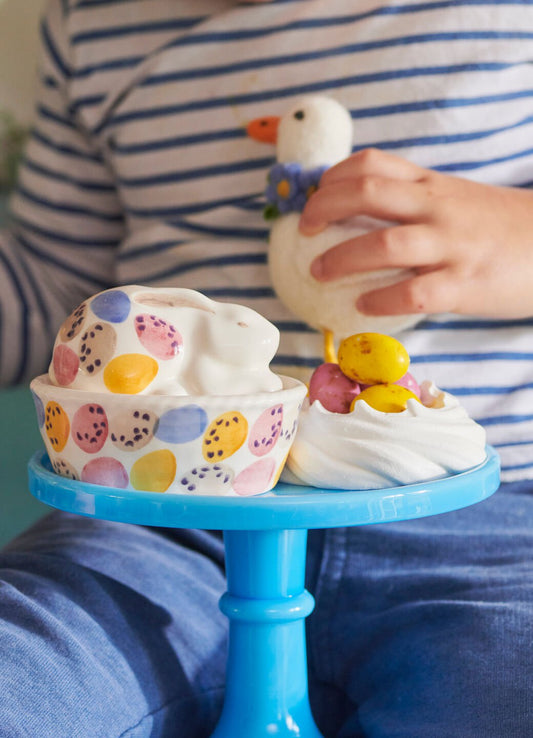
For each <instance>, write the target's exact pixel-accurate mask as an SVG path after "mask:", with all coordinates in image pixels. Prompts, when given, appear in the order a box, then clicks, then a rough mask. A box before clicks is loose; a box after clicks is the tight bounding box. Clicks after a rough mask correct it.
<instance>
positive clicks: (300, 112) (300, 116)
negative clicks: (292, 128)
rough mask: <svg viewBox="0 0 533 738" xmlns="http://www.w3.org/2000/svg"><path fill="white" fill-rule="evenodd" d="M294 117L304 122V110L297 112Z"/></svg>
mask: <svg viewBox="0 0 533 738" xmlns="http://www.w3.org/2000/svg"><path fill="white" fill-rule="evenodd" d="M294 117H295V118H296V120H303V119H304V118H305V113H304V111H303V110H297V111H296V112H295V114H294Z"/></svg>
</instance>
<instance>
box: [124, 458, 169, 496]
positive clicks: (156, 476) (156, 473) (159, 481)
mask: <svg viewBox="0 0 533 738" xmlns="http://www.w3.org/2000/svg"><path fill="white" fill-rule="evenodd" d="M175 476H176V459H175V457H174V454H173V453H172V452H171V451H168V450H167V449H161V450H160V451H152V453H150V454H146V455H145V456H142V457H141V458H140V459H137V461H136V462H135V464H134V465H133V466H132V468H131V472H130V482H131V486H132V487H133V488H134V489H139V490H145V491H147V492H166V491H167V489H168V488H169V487H170V485H171V484H172V482H173V481H174V477H175Z"/></svg>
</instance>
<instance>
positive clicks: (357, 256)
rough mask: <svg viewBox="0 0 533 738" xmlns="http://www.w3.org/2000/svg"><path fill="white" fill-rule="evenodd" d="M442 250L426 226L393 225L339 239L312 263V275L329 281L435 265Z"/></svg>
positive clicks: (439, 261)
mask: <svg viewBox="0 0 533 738" xmlns="http://www.w3.org/2000/svg"><path fill="white" fill-rule="evenodd" d="M445 256H446V254H445V250H444V248H443V247H442V245H441V244H440V243H439V242H438V241H436V240H435V234H434V233H433V232H432V230H431V229H430V228H429V227H428V226H425V225H404V226H392V227H391V228H381V229H378V230H376V231H370V232H369V233H365V234H364V235H362V236H358V237H357V238H353V239H349V240H347V241H342V242H341V243H339V244H337V245H336V246H333V247H332V248H330V249H328V250H327V251H324V253H323V254H321V255H320V256H318V257H317V258H316V259H315V260H314V261H313V262H312V264H311V274H312V275H313V277H314V278H315V279H317V280H318V281H320V282H329V281H331V280H334V279H339V278H340V277H344V276H346V275H347V274H355V273H359V272H371V271H374V270H378V269H391V268H396V267H398V268H415V267H418V268H422V267H434V266H435V265H437V264H439V263H441V262H442V261H443V259H444V258H445Z"/></svg>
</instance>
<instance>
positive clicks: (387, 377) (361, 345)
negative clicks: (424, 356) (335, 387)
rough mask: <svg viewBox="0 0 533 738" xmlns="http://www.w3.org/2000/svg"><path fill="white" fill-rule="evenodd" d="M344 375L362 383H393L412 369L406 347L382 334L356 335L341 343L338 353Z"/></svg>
mask: <svg viewBox="0 0 533 738" xmlns="http://www.w3.org/2000/svg"><path fill="white" fill-rule="evenodd" d="M338 359H339V366H340V368H341V370H342V372H343V373H344V374H345V375H346V376H347V377H349V378H350V379H353V380H354V381H355V382H359V384H392V383H393V382H397V381H398V379H401V378H402V377H403V375H404V374H405V373H406V371H407V370H408V369H409V354H408V353H407V351H406V349H405V348H404V347H403V345H402V344H401V343H400V342H399V341H398V340H396V338H393V337H392V336H386V335H383V334H382V333H356V334H354V335H353V336H349V337H348V338H345V339H344V340H343V341H341V344H340V346H339V352H338Z"/></svg>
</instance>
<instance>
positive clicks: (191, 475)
mask: <svg viewBox="0 0 533 738" xmlns="http://www.w3.org/2000/svg"><path fill="white" fill-rule="evenodd" d="M233 476H234V474H233V469H230V467H228V466H224V465H223V464H206V465H205V466H197V467H194V469H190V471H188V472H186V473H185V474H183V475H182V477H181V478H180V481H179V484H180V488H181V489H180V491H181V492H183V493H185V494H189V495H223V494H227V493H229V492H231V489H232V486H231V483H232V482H233Z"/></svg>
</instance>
